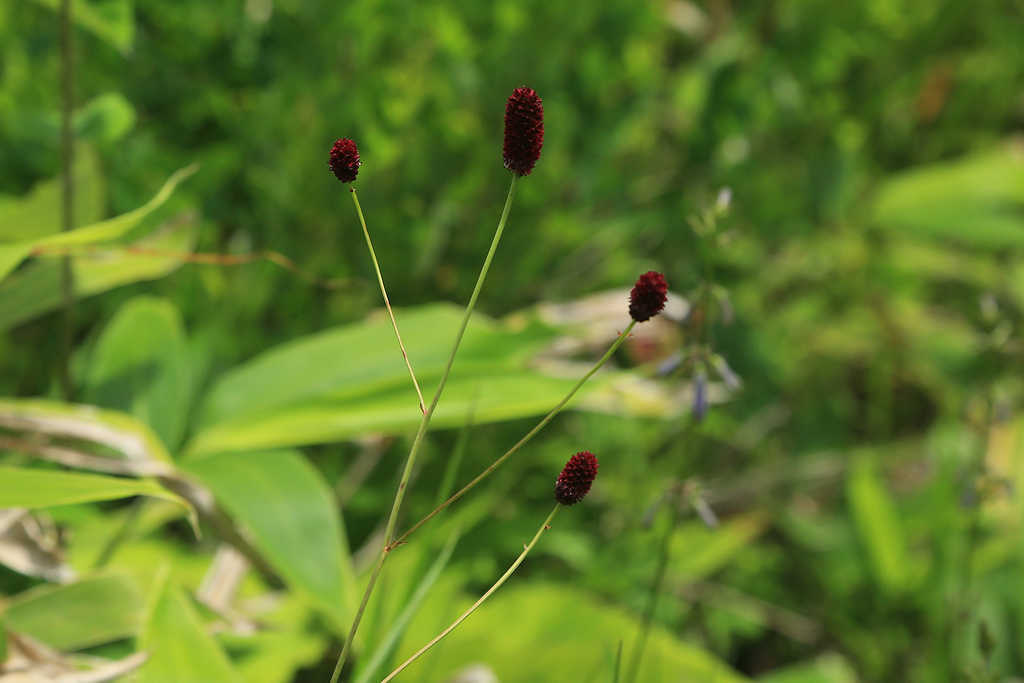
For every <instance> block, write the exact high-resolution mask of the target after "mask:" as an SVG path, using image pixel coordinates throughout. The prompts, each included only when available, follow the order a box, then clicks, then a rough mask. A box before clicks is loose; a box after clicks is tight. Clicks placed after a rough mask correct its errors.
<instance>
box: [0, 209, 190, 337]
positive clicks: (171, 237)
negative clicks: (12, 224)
mask: <svg viewBox="0 0 1024 683" xmlns="http://www.w3.org/2000/svg"><path fill="white" fill-rule="evenodd" d="M187 221H188V222H187V223H186V224H185V225H182V226H180V227H177V228H175V229H173V230H161V231H159V232H157V233H156V234H153V235H149V236H147V237H146V238H144V239H142V240H139V241H138V242H136V243H134V244H133V245H131V247H137V248H138V251H132V250H131V248H115V249H113V250H102V249H100V250H97V251H95V252H93V251H85V252H82V253H78V254H75V255H74V256H72V258H71V267H72V269H73V271H74V285H75V297H76V298H78V299H83V298H85V297H87V296H92V295H94V294H99V293H101V292H105V291H107V290H110V289H113V288H115V287H120V286H121V285H126V284H129V283H132V282H139V281H143V280H153V279H156V278H160V277H163V276H164V275H166V274H168V273H170V272H171V271H173V270H174V269H176V268H177V267H178V266H180V265H181V264H182V262H183V261H184V259H185V258H186V256H187V255H188V253H189V252H191V251H192V249H193V247H194V245H195V241H196V236H197V233H198V225H197V224H196V223H195V222H193V221H192V220H191V219H187ZM3 249H4V247H2V246H0V253H2V252H3ZM62 302H63V297H62V294H61V262H60V260H59V259H56V258H39V259H37V260H36V261H35V262H33V263H31V264H28V265H26V266H25V267H24V268H22V269H21V270H19V271H18V272H17V273H15V274H14V275H12V276H11V277H9V278H7V279H6V280H3V281H2V282H0V330H4V329H7V328H10V327H14V326H16V325H19V324H21V323H23V322H25V321H28V320H31V319H32V318H35V317H38V316H40V315H43V314H44V313H49V312H50V311H53V310H56V309H57V308H59V307H60V306H61V304H62Z"/></svg>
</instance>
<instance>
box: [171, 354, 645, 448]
mask: <svg viewBox="0 0 1024 683" xmlns="http://www.w3.org/2000/svg"><path fill="white" fill-rule="evenodd" d="M399 362H401V358H400V357H399ZM581 374H582V373H581ZM614 377H615V375H611V376H606V377H605V378H602V379H593V380H591V382H590V383H588V385H586V386H585V387H584V389H583V390H581V392H580V395H581V396H589V397H590V398H593V394H594V393H595V392H598V391H601V390H607V391H608V392H609V393H615V392H614V389H613V388H612V387H611V384H610V382H609V379H612V378H614ZM405 379H406V380H408V377H406V378H405ZM576 381H577V380H576V378H571V379H562V378H556V377H548V376H545V375H541V374H539V373H537V372H536V371H530V370H527V369H525V368H524V369H514V370H506V371H504V372H501V373H500V374H499V373H495V372H491V373H487V374H485V375H483V376H478V377H469V376H467V377H465V378H456V379H453V380H451V381H449V383H448V385H447V387H446V388H445V394H444V399H443V400H442V401H441V402H440V403H439V404H438V407H437V410H436V411H435V413H434V417H433V420H432V421H431V427H432V428H435V429H437V428H445V427H458V426H460V425H461V424H462V423H463V422H464V421H465V416H466V413H467V411H468V410H470V409H473V410H474V411H475V413H474V419H475V421H476V422H477V423H479V424H485V423H489V422H498V421H502V420H512V419H517V418H522V417H529V416H532V415H543V414H544V413H547V412H548V411H549V410H551V408H553V407H554V406H555V404H557V403H558V401H559V400H561V399H562V397H564V396H565V395H566V394H567V393H568V392H569V390H570V389H571V388H572V386H573V385H574V384H575V383H576ZM422 386H423V387H424V389H425V390H426V387H427V386H428V385H426V384H423V385H422ZM411 392H412V389H411V387H410V388H409V389H408V390H407V389H405V388H402V389H392V390H389V391H381V392H378V393H373V394H369V395H364V396H356V397H345V398H339V399H336V400H330V399H326V398H325V399H323V400H319V401H315V402H313V401H310V402H307V403H305V404H298V405H295V406H289V407H287V408H281V409H279V410H277V411H275V412H268V413H266V414H262V415H253V416H251V417H244V418H238V419H234V420H230V421H226V422H223V423H220V424H216V425H213V426H211V427H209V428H207V429H204V430H202V431H201V432H200V433H199V434H198V435H196V437H195V438H194V439H193V440H192V441H191V442H190V444H189V446H188V447H187V452H188V454H189V455H200V454H207V453H216V452H220V451H242V450H250V449H259V448H276V447H282V446H299V445H307V444H316V443H326V442H331V441H337V440H340V439H346V438H351V437H354V436H357V435H359V434H365V433H368V432H370V433H372V432H383V433H401V432H408V431H414V430H415V429H416V428H417V426H418V425H419V422H420V413H419V411H418V410H417V409H416V396H415V394H413V393H411ZM410 397H411V401H410ZM570 405H576V404H575V403H574V404H570ZM410 408H411V409H410ZM638 413H639V411H638Z"/></svg>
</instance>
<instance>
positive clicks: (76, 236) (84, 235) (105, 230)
mask: <svg viewBox="0 0 1024 683" xmlns="http://www.w3.org/2000/svg"><path fill="white" fill-rule="evenodd" d="M198 170H199V165H198V164H191V165H189V166H186V167H184V168H181V169H178V170H177V171H175V172H174V173H172V174H171V177H170V178H168V179H167V181H166V182H165V183H164V184H163V187H161V188H160V189H159V190H158V191H157V193H156V194H155V195H154V196H153V198H152V199H150V200H149V201H148V202H146V203H145V204H143V205H142V206H140V207H139V208H137V209H133V210H132V211H129V212H128V213H123V214H121V215H120V216H115V217H113V218H108V219H107V220H105V221H100V222H99V223H94V224H93V225H87V226H84V227H81V228H75V229H74V230H71V231H69V232H61V233H57V234H54V235H50V236H49V237H46V238H44V239H42V240H39V241H38V242H37V243H36V244H37V246H41V247H69V246H75V245H81V244H95V243H97V242H107V241H110V240H114V239H117V238H118V237H121V236H122V235H124V234H125V233H127V232H128V231H129V230H131V229H132V228H134V227H135V226H136V225H138V224H139V222H140V221H141V220H142V219H143V218H145V217H146V216H148V215H149V214H151V213H153V211H155V210H156V209H158V208H160V206H162V205H163V203H164V202H166V201H167V200H168V199H169V198H170V196H171V195H172V194H173V193H174V189H175V188H176V187H177V186H178V185H179V184H180V183H181V182H182V181H183V180H185V179H186V178H188V177H189V176H191V175H192V174H194V173H195V172H196V171H198Z"/></svg>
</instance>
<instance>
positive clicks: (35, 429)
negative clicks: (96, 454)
mask: <svg viewBox="0 0 1024 683" xmlns="http://www.w3.org/2000/svg"><path fill="white" fill-rule="evenodd" d="M0 425H3V426H4V427H5V428H7V429H14V430H19V431H24V432H27V433H30V434H31V433H40V434H46V435H49V436H56V437H66V438H73V439H82V440H86V441H91V442H93V443H97V444H101V445H103V446H106V447H107V448H109V449H111V450H112V451H114V452H115V453H116V454H118V455H120V456H121V457H123V458H125V459H127V460H131V461H134V462H135V463H138V464H140V465H143V464H154V463H155V464H154V467H155V468H156V469H157V470H159V469H166V466H167V465H170V464H172V463H173V462H174V461H173V460H172V459H171V456H170V454H169V453H168V452H167V449H166V448H164V447H163V444H161V443H160V439H158V438H157V436H156V435H155V434H154V433H153V432H152V430H150V429H149V427H147V426H146V425H145V424H143V423H142V422H139V421H138V420H137V419H135V418H134V417H132V416H130V415H125V414H124V413H119V412H116V411H113V410H101V409H99V408H96V407H94V406H88V405H79V404H74V403H61V402H60V401H47V400H44V399H0Z"/></svg>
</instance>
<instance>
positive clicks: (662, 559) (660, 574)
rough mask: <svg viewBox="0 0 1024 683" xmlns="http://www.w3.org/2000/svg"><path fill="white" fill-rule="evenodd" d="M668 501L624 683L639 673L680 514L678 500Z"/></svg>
mask: <svg viewBox="0 0 1024 683" xmlns="http://www.w3.org/2000/svg"><path fill="white" fill-rule="evenodd" d="M669 502H670V505H669V507H670V508H671V510H672V523H671V524H669V527H668V530H667V531H666V532H665V536H664V537H663V538H662V539H661V550H660V554H659V556H658V568H657V570H655V572H654V579H653V580H652V581H651V590H650V593H649V594H648V596H647V609H646V610H644V617H643V621H642V622H641V624H640V633H639V634H637V639H636V645H635V646H634V647H633V657H632V658H631V659H630V664H629V669H628V670H627V674H626V677H625V678H624V679H623V680H624V681H625V682H626V683H634V682H635V681H636V677H637V674H639V673H640V662H641V661H643V656H644V648H645V647H646V646H647V636H648V635H649V634H650V632H651V622H652V621H654V611H655V610H656V609H657V607H658V596H659V595H661V589H662V586H663V585H664V583H665V571H666V570H667V569H668V560H669V556H670V555H671V549H672V536H673V534H675V531H676V525H677V524H678V523H679V515H680V510H679V508H680V501H679V500H677V499H676V498H675V496H673V497H672V498H671V499H670V501H669Z"/></svg>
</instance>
